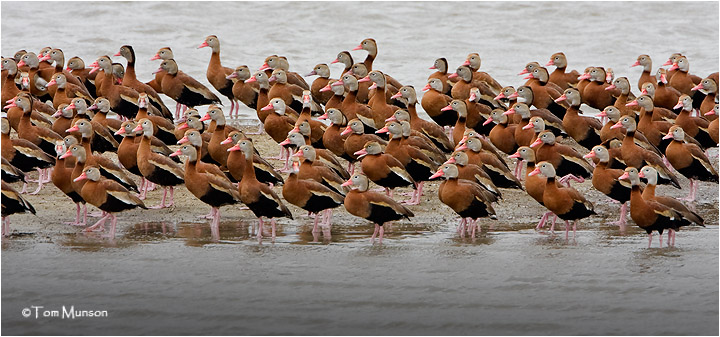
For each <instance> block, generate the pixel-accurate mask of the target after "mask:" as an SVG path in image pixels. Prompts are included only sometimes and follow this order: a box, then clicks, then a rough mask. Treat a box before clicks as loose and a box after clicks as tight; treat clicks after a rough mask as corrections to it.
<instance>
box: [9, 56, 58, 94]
mask: <svg viewBox="0 0 720 337" xmlns="http://www.w3.org/2000/svg"><path fill="white" fill-rule="evenodd" d="M26 64H27V65H28V66H29V67H30V69H29V71H28V78H29V80H30V82H29V83H28V88H29V90H30V93H31V94H33V95H34V96H35V97H37V99H38V100H40V101H41V102H45V101H48V100H50V101H52V96H50V94H49V93H48V91H47V88H45V84H47V82H49V81H50V77H51V76H52V74H53V71H54V69H52V68H47V69H49V70H50V72H46V74H47V75H46V76H47V79H45V78H43V76H42V74H41V73H40V71H39V70H38V66H39V64H40V60H39V59H38V57H37V55H36V54H35V53H33V52H29V53H25V55H23V56H22V57H21V58H20V62H18V63H17V66H18V68H20V69H22V67H23V66H24V65H26Z"/></svg>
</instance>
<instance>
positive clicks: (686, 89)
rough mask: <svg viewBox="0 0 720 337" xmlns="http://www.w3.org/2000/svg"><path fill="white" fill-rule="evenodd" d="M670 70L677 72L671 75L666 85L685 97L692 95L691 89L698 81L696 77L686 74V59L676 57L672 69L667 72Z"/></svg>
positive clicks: (688, 63) (687, 64) (688, 68)
mask: <svg viewBox="0 0 720 337" xmlns="http://www.w3.org/2000/svg"><path fill="white" fill-rule="evenodd" d="M672 70H677V72H675V74H673V76H672V77H671V78H670V82H669V83H668V84H669V85H670V86H672V87H673V88H675V89H677V90H678V91H680V93H683V94H685V95H692V94H694V93H693V92H692V88H693V87H695V86H696V85H697V84H698V83H700V81H699V78H698V77H697V76H694V75H690V74H689V73H688V72H689V71H690V61H688V59H687V57H685V56H680V57H678V58H677V59H676V60H675V62H674V63H673V64H672V67H670V69H668V71H672ZM696 79H697V80H696Z"/></svg>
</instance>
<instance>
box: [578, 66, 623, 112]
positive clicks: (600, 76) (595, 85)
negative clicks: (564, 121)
mask: <svg viewBox="0 0 720 337" xmlns="http://www.w3.org/2000/svg"><path fill="white" fill-rule="evenodd" d="M605 77H606V72H605V68H603V67H593V68H592V69H590V72H588V73H587V74H583V75H582V76H580V78H587V79H589V80H590V83H588V84H587V85H586V86H585V87H584V88H583V89H582V91H580V90H578V91H580V95H581V96H582V102H583V103H585V104H587V105H589V106H591V107H593V108H595V109H598V110H599V109H604V108H605V107H606V106H608V105H613V104H615V100H616V98H615V97H616V96H619V94H620V91H619V90H605V88H607V87H609V86H610V84H608V83H607V82H606V81H605Z"/></svg>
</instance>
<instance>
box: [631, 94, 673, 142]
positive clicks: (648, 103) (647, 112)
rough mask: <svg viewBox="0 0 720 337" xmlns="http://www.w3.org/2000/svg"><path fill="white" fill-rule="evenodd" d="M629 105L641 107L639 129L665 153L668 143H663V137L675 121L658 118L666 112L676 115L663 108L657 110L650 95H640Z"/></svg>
mask: <svg viewBox="0 0 720 337" xmlns="http://www.w3.org/2000/svg"><path fill="white" fill-rule="evenodd" d="M628 104H629V105H639V106H640V120H639V121H638V122H637V129H638V130H640V131H642V133H643V134H644V135H645V137H647V139H648V141H650V143H652V144H653V145H655V146H656V147H657V148H658V149H660V150H661V151H665V147H667V144H668V142H663V141H662V137H663V136H664V135H666V134H667V132H668V130H669V129H670V127H671V126H672V121H673V120H674V118H673V120H667V119H661V118H659V117H657V116H660V112H662V111H665V112H666V113H667V114H673V115H674V113H673V112H671V111H669V110H666V109H663V108H656V107H655V106H654V105H653V101H652V98H650V96H648V95H640V96H639V97H638V98H637V99H635V100H634V101H632V102H630V103H628ZM633 117H634V116H633Z"/></svg>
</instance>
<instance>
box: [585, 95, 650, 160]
mask: <svg viewBox="0 0 720 337" xmlns="http://www.w3.org/2000/svg"><path fill="white" fill-rule="evenodd" d="M598 117H604V118H605V117H606V118H607V119H608V122H607V123H605V124H604V125H603V127H602V129H600V141H602V144H603V145H606V146H607V144H608V143H609V142H610V141H611V140H613V139H617V140H619V141H622V140H623V138H625V128H622V127H620V128H614V129H613V128H612V126H613V125H615V123H617V122H619V121H620V118H621V117H622V115H621V113H620V110H619V109H617V108H616V107H614V106H608V107H606V108H605V110H603V111H601V112H600V113H599V114H598ZM634 141H635V144H637V145H639V146H641V147H643V148H645V149H647V150H650V151H653V152H655V153H657V154H658V155H659V156H662V152H660V150H659V149H658V148H657V147H655V145H653V144H652V143H650V141H648V140H647V138H645V135H643V133H642V132H640V131H635V136H634ZM624 169H625V167H623V170H624Z"/></svg>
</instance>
